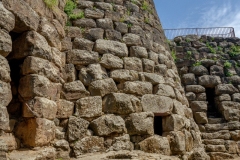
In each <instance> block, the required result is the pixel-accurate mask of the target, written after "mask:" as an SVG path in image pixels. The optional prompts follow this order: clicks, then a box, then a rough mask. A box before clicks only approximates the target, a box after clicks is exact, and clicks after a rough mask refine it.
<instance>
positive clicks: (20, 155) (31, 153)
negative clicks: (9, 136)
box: [8, 147, 56, 160]
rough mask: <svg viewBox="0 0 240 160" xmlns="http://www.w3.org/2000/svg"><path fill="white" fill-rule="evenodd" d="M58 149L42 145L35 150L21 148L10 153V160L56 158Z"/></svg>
mask: <svg viewBox="0 0 240 160" xmlns="http://www.w3.org/2000/svg"><path fill="white" fill-rule="evenodd" d="M55 155H56V151H55V148H54V147H42V148H38V149H35V150H20V151H13V152H11V153H9V155H8V159H9V160H19V159H25V160H30V159H51V160H52V159H55V158H56V157H55Z"/></svg>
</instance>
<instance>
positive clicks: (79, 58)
mask: <svg viewBox="0 0 240 160" xmlns="http://www.w3.org/2000/svg"><path fill="white" fill-rule="evenodd" d="M98 57H99V55H98V53H97V52H93V51H87V50H78V49H73V50H70V51H69V52H68V53H67V62H68V63H72V64H74V65H88V64H92V63H97V62H98V61H99V58H98Z"/></svg>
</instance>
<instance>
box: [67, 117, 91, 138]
mask: <svg viewBox="0 0 240 160" xmlns="http://www.w3.org/2000/svg"><path fill="white" fill-rule="evenodd" d="M88 126H89V122H88V121H86V120H84V119H82V118H78V117H74V116H70V117H69V120H68V130H67V136H68V140H69V141H70V142H71V141H76V140H78V139H82V138H84V137H86V136H87V128H88Z"/></svg>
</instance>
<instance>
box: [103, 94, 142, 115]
mask: <svg viewBox="0 0 240 160" xmlns="http://www.w3.org/2000/svg"><path fill="white" fill-rule="evenodd" d="M103 110H104V112H105V113H114V114H120V115H121V114H130V113H133V112H141V111H142V106H141V103H140V100H139V99H138V98H137V97H135V96H133V95H129V94H124V93H111V94H109V95H107V96H106V97H105V98H104V104H103Z"/></svg>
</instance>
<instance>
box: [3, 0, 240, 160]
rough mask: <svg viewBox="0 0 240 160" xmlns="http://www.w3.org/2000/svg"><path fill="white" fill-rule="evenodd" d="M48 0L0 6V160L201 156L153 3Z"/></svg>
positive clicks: (17, 1) (25, 0)
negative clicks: (52, 1) (53, 1)
mask: <svg viewBox="0 0 240 160" xmlns="http://www.w3.org/2000/svg"><path fill="white" fill-rule="evenodd" d="M57 2H58V3H57V4H55V5H52V4H50V3H49V1H43V0H38V1H37V0H35V1H31V0H11V1H9V0H2V1H1V2H0V19H1V22H0V28H1V29H0V32H1V33H0V35H1V36H0V111H1V112H0V131H1V132H0V142H1V143H0V145H1V146H0V157H1V159H10V160H15V159H27V158H29V157H32V158H33V159H70V158H71V157H76V158H81V157H84V156H86V154H88V153H91V154H92V153H95V154H99V153H105V152H109V151H112V152H110V153H111V154H112V153H116V152H121V151H122V150H127V151H128V153H129V154H130V153H137V154H139V155H143V154H144V153H143V152H145V153H146V152H148V153H149V154H147V155H148V156H150V157H151V155H152V156H154V155H155V156H156V154H158V155H159V154H161V155H165V156H164V157H167V158H168V159H178V158H177V157H176V156H178V157H181V158H184V159H186V158H187V159H195V157H200V158H202V159H209V156H208V155H206V153H205V152H204V148H203V146H202V144H201V136H200V131H199V128H198V126H197V124H196V123H195V121H194V119H193V118H194V117H195V119H196V115H195V114H193V112H192V110H194V108H192V107H191V108H190V106H189V103H188V99H187V98H186V96H185V92H184V88H183V87H182V86H181V79H180V77H179V75H178V71H177V67H176V65H175V64H174V60H173V58H172V57H171V53H170V50H169V47H168V45H167V44H166V38H165V36H164V33H163V30H162V27H161V24H160V21H159V18H158V16H157V13H156V10H155V7H154V3H153V1H152V0H136V1H132V0H131V1H130V0H116V1H112V0H105V1H103V0H84V1H76V2H73V1H72V4H74V3H75V4H74V5H73V6H75V9H74V10H72V11H69V12H71V13H69V12H68V15H66V14H65V13H64V12H63V10H64V6H65V5H69V1H68V3H67V4H66V1H65V0H58V1H57ZM79 15H81V16H79ZM66 22H67V23H66ZM66 24H67V25H66ZM217 82H218V79H217ZM217 82H216V83H217ZM230 87H231V86H230ZM224 89H225V88H224V87H223V88H221V86H220V88H216V89H215V91H216V95H221V93H222V90H224ZM231 89H232V90H235V89H236V88H234V87H233V86H232V87H231ZM202 92H203V91H202ZM234 93H235V91H234ZM228 94H229V95H231V96H233V94H232V92H231V93H228ZM233 97H234V99H235V100H236V101H237V95H235V96H233ZM233 103H237V102H233ZM223 104H224V103H222V105H223ZM202 105H204V104H202ZM202 105H199V104H198V103H197V104H196V108H197V109H198V108H201V107H202ZM230 105H231V104H228V103H227V104H224V106H223V107H222V108H224V107H226V106H230ZM204 107H205V106H203V109H202V110H201V112H200V114H199V116H202V114H204V113H205V112H204V111H205V110H206V109H205V110H204ZM194 113H195V112H194ZM227 114H228V115H230V113H226V115H227ZM228 127H236V126H235V124H233V123H231V124H230V123H229V125H228ZM231 134H232V136H235V137H236V138H237V137H238V133H235V132H234V133H231ZM206 136H212V135H206ZM227 136H228V135H227V133H226V137H227ZM228 144H229V145H228V148H227V149H228V150H230V149H231V150H232V148H231V147H232V144H233V143H232V141H229V143H228ZM33 148H34V149H33ZM209 148H210V149H211V146H210V147H209ZM133 150H141V151H139V152H136V151H133ZM131 151H133V152H131ZM97 152H99V153H97ZM129 154H127V153H125V155H123V156H116V155H115V157H130V156H129ZM130 155H131V154H130ZM135 155H136V154H135ZM169 156H171V157H169ZM108 157H109V158H111V157H114V156H113V155H108ZM131 157H132V158H134V154H133V155H132V156H131Z"/></svg>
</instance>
